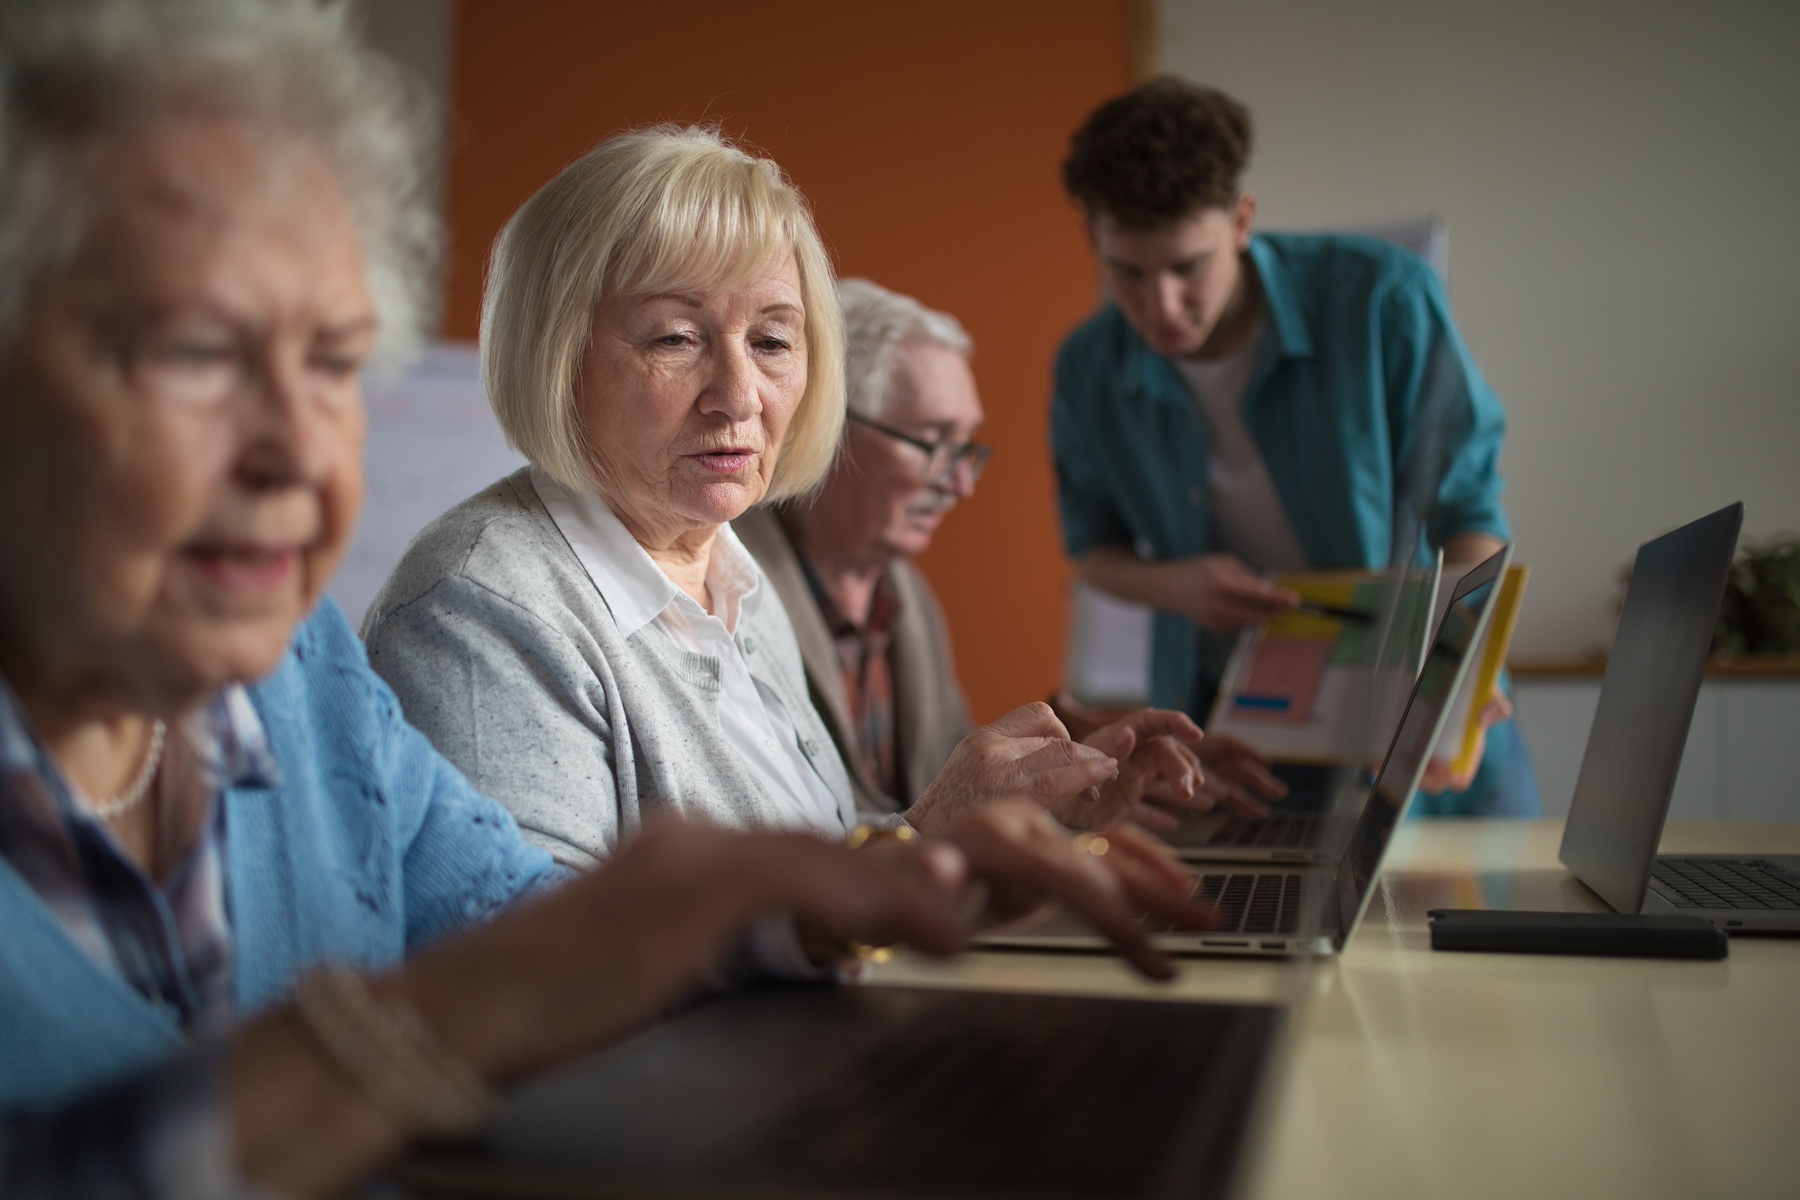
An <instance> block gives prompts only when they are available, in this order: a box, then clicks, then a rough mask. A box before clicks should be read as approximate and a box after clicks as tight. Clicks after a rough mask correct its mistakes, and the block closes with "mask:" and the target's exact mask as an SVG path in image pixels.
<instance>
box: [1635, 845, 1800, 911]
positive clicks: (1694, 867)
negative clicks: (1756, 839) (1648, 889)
mask: <svg viewBox="0 0 1800 1200" xmlns="http://www.w3.org/2000/svg"><path fill="white" fill-rule="evenodd" d="M1650 878H1651V879H1652V880H1653V881H1655V883H1656V885H1657V891H1659V892H1660V893H1662V896H1663V898H1664V899H1666V900H1668V901H1669V902H1670V903H1671V904H1673V905H1675V906H1676V907H1677V908H1773V909H1781V910H1785V911H1789V912H1792V911H1796V910H1800V875H1797V874H1795V873H1794V872H1793V871H1789V870H1786V869H1785V868H1782V867H1779V866H1776V865H1775V864H1774V863H1772V862H1769V861H1767V860H1766V859H1761V858H1659V859H1657V860H1656V865H1655V866H1654V867H1652V868H1651V869H1650Z"/></svg>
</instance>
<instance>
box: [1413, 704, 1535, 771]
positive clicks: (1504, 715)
mask: <svg viewBox="0 0 1800 1200" xmlns="http://www.w3.org/2000/svg"><path fill="white" fill-rule="evenodd" d="M1512 715H1513V706H1512V701H1511V700H1509V699H1507V696H1506V693H1505V692H1503V691H1501V690H1500V689H1499V688H1497V687H1496V688H1495V689H1494V692H1493V694H1492V695H1491V696H1489V697H1488V702H1487V703H1486V704H1484V705H1482V707H1481V720H1480V722H1479V728H1478V729H1477V730H1476V733H1475V754H1474V756H1473V757H1472V758H1470V760H1469V761H1470V762H1471V763H1473V764H1474V765H1473V766H1471V767H1470V768H1469V769H1468V770H1467V771H1452V770H1451V769H1450V764H1449V763H1447V762H1445V761H1444V760H1443V759H1442V758H1440V757H1438V756H1437V755H1435V754H1434V755H1432V756H1431V760H1430V761H1429V762H1427V763H1426V764H1425V777H1424V778H1423V779H1421V780H1420V781H1419V790H1420V791H1425V792H1466V791H1468V790H1469V785H1470V784H1472V783H1474V782H1475V772H1477V771H1479V770H1481V759H1482V756H1483V755H1484V754H1486V753H1487V731H1488V730H1490V729H1492V728H1493V727H1494V726H1496V725H1498V724H1500V723H1501V722H1502V721H1510V720H1512Z"/></svg>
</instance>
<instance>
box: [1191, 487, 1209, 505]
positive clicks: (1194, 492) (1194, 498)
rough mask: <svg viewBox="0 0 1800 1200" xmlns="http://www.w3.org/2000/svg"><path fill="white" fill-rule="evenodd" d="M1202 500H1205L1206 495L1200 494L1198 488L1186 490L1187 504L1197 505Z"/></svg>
mask: <svg viewBox="0 0 1800 1200" xmlns="http://www.w3.org/2000/svg"><path fill="white" fill-rule="evenodd" d="M1204 499H1206V493H1205V492H1202V491H1201V490H1200V489H1199V488H1189V489H1188V503H1189V504H1198V503H1200V502H1201V501H1202V500H1204Z"/></svg>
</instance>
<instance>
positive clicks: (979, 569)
mask: <svg viewBox="0 0 1800 1200" xmlns="http://www.w3.org/2000/svg"><path fill="white" fill-rule="evenodd" d="M1129 18H1130V0H908V2H907V3H904V4H898V5H892V6H889V5H879V6H878V5H865V4H846V3H843V2H842V0H837V2H830V0H766V2H759V3H719V2H698V3H695V2H690V3H685V4H682V5H679V6H675V5H667V6H665V5H660V4H654V3H638V4H631V5H623V4H613V3H594V2H588V0H507V2H506V3H501V2H499V0H462V3H460V4H459V5H458V6H457V16H456V40H455V47H456V50H455V63H454V70H453V76H452V84H451V113H452V119H451V142H450V147H451V159H450V168H449V221H450V230H451V254H450V266H451V269H450V277H449V297H448V308H447V312H446V318H445V328H446V333H447V335H448V336H450V337H459V338H473V337H474V336H475V333H476V328H477V313H478V310H479V304H480V287H481V269H482V263H483V262H484V261H485V258H486V254H487V248H488V245H489V243H490V242H491V241H492V240H493V237H494V235H495V234H496V233H497V232H499V229H500V226H501V225H502V224H503V223H504V222H505V220H506V218H507V217H508V216H509V215H511V213H512V211H513V210H514V209H515V208H516V207H517V206H518V205H519V204H520V203H521V202H522V201H523V200H524V199H525V198H526V197H527V196H528V195H530V193H531V192H532V191H533V190H534V189H535V188H537V187H538V186H539V185H540V184H542V183H543V182H544V181H545V180H546V179H548V178H549V177H550V176H551V175H553V174H554V173H555V172H556V171H557V170H558V169H559V168H560V167H562V166H563V165H564V164H565V163H567V162H568V161H570V160H571V159H573V158H574V157H576V156H577V155H579V154H580V153H581V152H582V151H583V150H585V149H587V148H588V147H589V146H591V145H592V144H593V143H595V142H596V141H598V140H600V139H601V138H602V137H604V136H605V135H606V134H608V133H610V132H612V131H615V130H618V129H621V128H625V127H628V126H633V125H641V124H646V123H650V122H655V121H662V120H680V121H715V120H716V121H720V122H722V123H723V126H724V128H725V130H726V132H727V133H730V134H732V135H734V136H738V137H741V138H744V139H746V140H748V141H749V142H752V143H754V144H755V145H757V146H759V147H761V148H762V149H764V150H765V151H767V152H768V153H769V154H770V155H772V156H773V157H774V158H775V159H776V161H778V162H780V163H781V164H782V166H783V167H784V168H785V169H786V170H787V172H788V174H789V175H790V177H791V178H793V179H794V181H795V182H796V183H798V184H799V186H800V187H801V188H802V189H803V190H804V191H805V192H806V193H807V195H808V196H810V197H811V198H812V202H813V205H814V209H815V212H816V214H817V217H818V221H819V226H820V228H821V230H822V231H823V233H824V236H825V241H826V244H827V246H828V247H829V248H830V249H831V251H832V253H833V255H834V256H835V259H836V263H837V268H838V270H839V272H840V273H841V274H845V275H865V276H868V277H870V278H872V279H874V280H876V281H877V282H879V283H882V284H884V285H886V286H888V287H892V288H896V289H898V290H900V291H903V292H909V293H911V294H913V295H916V296H918V297H919V298H920V299H921V300H922V301H924V302H925V303H926V304H929V305H931V306H933V307H936V308H942V309H946V310H948V311H950V312H953V313H955V314H956V315H957V316H958V317H959V318H960V319H961V320H962V321H963V323H964V324H965V325H966V326H967V327H968V329H969V332H970V334H971V335H972V336H973V337H974V339H975V346H976V353H975V374H976V378H977V380H978V382H979V384H980V387H981V393H982V399H983V401H984V403H985V405H986V408H987V411H988V428H987V432H986V435H985V436H986V438H987V440H990V441H992V442H993V443H994V444H995V446H996V448H997V449H996V453H995V456H994V460H993V463H992V464H991V465H990V466H989V468H988V472H987V474H986V475H985V476H984V477H983V478H982V482H981V487H980V490H979V491H978V492H977V494H976V496H975V498H974V500H973V501H971V502H970V503H969V504H967V505H965V506H964V507H963V508H961V509H959V510H958V511H957V512H956V513H955V514H953V515H952V516H951V518H950V519H949V520H948V521H947V522H946V524H945V526H944V528H943V529H942V530H941V531H940V533H939V534H938V537H937V540H936V544H935V545H934V546H933V547H932V549H931V552H930V553H929V554H928V555H926V556H925V558H924V560H923V566H924V568H925V570H926V572H927V574H928V575H929V576H930V578H931V581H932V583H933V584H934V585H935V586H936V587H937V589H938V592H939V594H940V595H941V596H942V598H943V602H944V607H945V609H946V611H947V613H948V615H949V619H950V625H951V629H952V631H953V634H954V637H955V640H956V651H957V659H958V667H959V669H960V673H961V675H962V679H963V684H964V686H965V688H966V689H967V690H968V693H969V700H970V703H971V704H972V705H973V707H974V710H975V715H976V717H977V719H979V720H989V719H992V718H993V717H995V716H998V715H999V714H1000V713H1002V712H1004V711H1005V710H1007V709H1009V708H1012V707H1014V706H1015V705H1018V704H1022V703H1024V702H1025V701H1028V700H1033V699H1039V698H1042V697H1044V696H1047V695H1048V694H1049V693H1050V692H1051V690H1053V689H1054V688H1055V687H1056V686H1057V684H1058V683H1059V681H1060V680H1061V678H1062V666H1063V636H1064V619H1065V613H1066V608H1067V605H1066V602H1065V596H1066V591H1067V586H1068V579H1069V573H1068V567H1067V565H1066V563H1065V561H1064V559H1063V557H1062V554H1061V550H1060V543H1059V541H1058V537H1057V526H1056V513H1055V507H1054V493H1053V487H1052V479H1051V472H1050V467H1049V461H1048V449H1047V446H1048V440H1047V428H1046V421H1047V406H1048V397H1049V377H1050V374H1049V373H1050V359H1051V355H1052V353H1053V352H1054V350H1055V347H1056V343H1057V341H1058V340H1059V339H1060V337H1061V336H1062V334H1063V333H1065V332H1066V331H1067V330H1068V329H1069V328H1070V327H1071V326H1072V325H1074V324H1075V323H1076V322H1077V321H1079V320H1080V319H1081V317H1082V316H1083V315H1084V314H1085V313H1086V312H1087V311H1088V309H1089V308H1090V307H1091V306H1092V302H1093V297H1094V275H1093V271H1092V268H1091V266H1090V265H1089V262H1088V257H1087V250H1086V246H1085V244H1084V242H1083V240H1082V236H1081V229H1080V223H1079V221H1078V219H1077V217H1076V215H1075V213H1074V211H1073V210H1072V209H1071V207H1070V206H1069V204H1068V203H1067V201H1065V200H1064V198H1063V196H1062V192H1061V188H1060V185H1059V183H1058V178H1057V164H1058V163H1059V162H1060V161H1061V159H1062V155H1063V152H1064V149H1065V146H1066V144H1067V139H1068V136H1069V134H1070V132H1071V131H1072V130H1073V129H1074V127H1075V126H1076V124H1077V123H1079V121H1080V120H1081V118H1082V116H1083V115H1084V114H1085V113H1086V112H1087V111H1088V110H1089V109H1091V108H1092V107H1093V106H1094V105H1095V104H1097V103H1098V102H1099V101H1101V100H1103V99H1105V98H1106V97H1108V96H1110V95H1113V94H1115V93H1117V92H1119V91H1121V90H1123V89H1124V88H1125V87H1126V86H1127V84H1128V79H1129V70H1130V63H1129V47H1128V25H1129Z"/></svg>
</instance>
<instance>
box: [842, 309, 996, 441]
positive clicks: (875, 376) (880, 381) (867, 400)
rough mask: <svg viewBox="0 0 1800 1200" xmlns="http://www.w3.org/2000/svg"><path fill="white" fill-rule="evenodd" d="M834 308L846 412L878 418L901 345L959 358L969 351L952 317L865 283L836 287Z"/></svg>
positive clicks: (963, 333)
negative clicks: (837, 307) (839, 323)
mask: <svg viewBox="0 0 1800 1200" xmlns="http://www.w3.org/2000/svg"><path fill="white" fill-rule="evenodd" d="M838 303H839V304H841V305H842V306H843V309H844V344H845V354H844V360H845V367H844V375H845V381H846V385H847V387H848V389H849V393H850V411H851V412H856V413H861V414H862V415H863V416H865V417H879V416H880V415H881V410H882V409H883V408H885V407H886V406H887V399H888V386H889V384H891V383H892V382H893V378H894V356H895V354H896V353H897V352H898V351H899V349H900V344H901V343H902V342H907V341H924V342H934V343H936V344H937V345H940V346H947V347H949V348H950V349H952V350H954V351H956V352H957V353H958V354H961V355H963V356H965V357H967V356H968V355H969V354H971V353H973V352H974V345H973V344H972V343H971V342H970V341H969V335H968V333H967V331H965V330H964V329H963V327H962V323H961V322H960V321H958V320H957V319H956V318H955V317H953V316H951V315H950V314H949V313H945V312H938V311H936V310H935V309H930V308H926V307H925V306H924V305H923V304H920V303H919V302H918V301H917V300H914V299H913V298H912V297H911V296H904V295H901V294H900V293H899V292H891V291H889V290H888V289H887V288H884V287H882V286H881V285H880V284H878V283H871V282H870V281H869V280H867V279H846V280H844V281H843V282H841V283H839V284H838Z"/></svg>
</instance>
